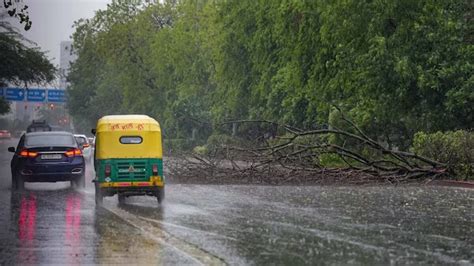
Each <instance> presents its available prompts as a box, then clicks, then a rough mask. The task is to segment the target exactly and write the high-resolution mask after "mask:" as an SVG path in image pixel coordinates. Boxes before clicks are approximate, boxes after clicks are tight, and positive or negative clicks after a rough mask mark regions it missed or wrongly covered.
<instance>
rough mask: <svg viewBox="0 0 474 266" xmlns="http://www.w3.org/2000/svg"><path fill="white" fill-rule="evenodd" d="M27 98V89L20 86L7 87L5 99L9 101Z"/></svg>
mask: <svg viewBox="0 0 474 266" xmlns="http://www.w3.org/2000/svg"><path fill="white" fill-rule="evenodd" d="M24 99H25V90H24V89H20V88H7V90H6V92H5V100H7V101H23V100H24Z"/></svg>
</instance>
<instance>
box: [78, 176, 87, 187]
mask: <svg viewBox="0 0 474 266" xmlns="http://www.w3.org/2000/svg"><path fill="white" fill-rule="evenodd" d="M85 187H86V176H85V175H84V174H83V175H81V176H80V177H79V178H78V179H76V188H85Z"/></svg>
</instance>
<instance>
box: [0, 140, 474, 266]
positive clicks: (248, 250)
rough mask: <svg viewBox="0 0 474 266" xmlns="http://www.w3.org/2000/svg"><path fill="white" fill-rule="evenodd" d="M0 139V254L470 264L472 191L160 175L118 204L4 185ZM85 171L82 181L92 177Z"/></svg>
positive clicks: (102, 259) (61, 258)
mask: <svg viewBox="0 0 474 266" xmlns="http://www.w3.org/2000/svg"><path fill="white" fill-rule="evenodd" d="M7 146H8V143H0V149H1V150H0V178H1V179H0V204H1V206H2V208H1V209H0V264H2V265H3V264H166V265H170V264H171V265H173V264H179V265H183V264H185V265H219V264H232V265H247V264H250V265H252V264H258V265H260V264H276V265H285V264H294V265H301V264H376V265H380V264H430V265H433V264H435V265H436V264H438V265H446V264H461V265H472V264H473V263H474V254H473V250H474V231H473V230H474V229H473V228H474V222H473V221H474V219H473V218H474V207H473V206H474V191H473V190H468V189H462V188H452V187H435V186H398V187H394V186H390V187H374V186H372V187H271V186H257V187H253V186H202V185H168V186H167V191H166V200H165V203H164V205H162V206H158V205H157V203H156V199H154V198H151V197H133V198H129V199H127V201H126V203H125V204H123V205H119V204H118V202H117V198H116V197H112V198H105V200H104V208H96V207H95V204H94V190H93V187H92V184H91V183H90V182H87V187H86V189H85V190H84V191H75V190H73V189H71V188H70V187H69V184H68V183H49V184H48V183H44V184H35V183H30V184H27V186H26V188H27V190H26V191H25V192H23V193H13V194H12V193H11V191H10V173H9V171H10V170H9V160H10V157H11V155H10V154H9V153H7V152H5V150H6V147H7ZM91 178H92V172H89V176H88V180H91Z"/></svg>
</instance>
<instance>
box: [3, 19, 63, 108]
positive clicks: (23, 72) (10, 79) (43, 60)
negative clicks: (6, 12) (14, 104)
mask: <svg viewBox="0 0 474 266" xmlns="http://www.w3.org/2000/svg"><path fill="white" fill-rule="evenodd" d="M25 42H28V40H26V39H24V38H23V37H22V36H21V35H20V34H19V33H18V32H16V31H15V30H14V29H13V28H12V27H11V26H10V24H8V23H7V22H5V21H2V22H0V51H2V53H1V54H0V87H5V86H7V84H17V85H22V86H25V87H28V85H29V84H31V83H35V84H41V83H44V82H50V81H51V80H53V79H54V73H55V71H56V70H55V68H54V66H53V65H52V64H51V63H50V62H49V60H48V58H47V57H46V56H45V54H44V53H43V52H42V51H40V50H39V48H37V47H35V48H30V47H28V46H26V45H25ZM8 111H9V105H8V104H6V102H5V100H4V99H3V98H2V99H0V114H4V113H7V112H8Z"/></svg>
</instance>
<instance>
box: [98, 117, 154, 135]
mask: <svg viewBox="0 0 474 266" xmlns="http://www.w3.org/2000/svg"><path fill="white" fill-rule="evenodd" d="M124 130H125V131H141V130H143V131H161V128H160V124H159V123H158V122H157V121H156V120H155V119H153V118H151V117H149V116H147V115H107V116H104V117H102V118H101V119H99V121H97V132H106V131H124Z"/></svg>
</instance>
